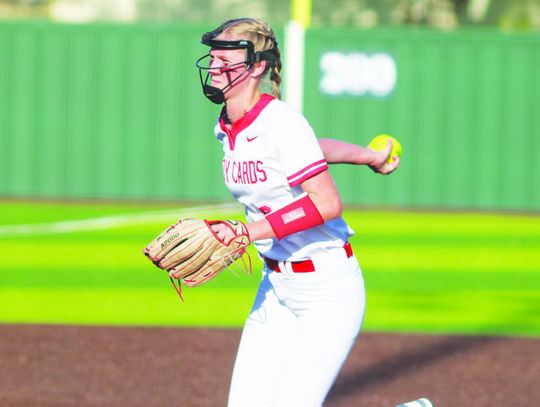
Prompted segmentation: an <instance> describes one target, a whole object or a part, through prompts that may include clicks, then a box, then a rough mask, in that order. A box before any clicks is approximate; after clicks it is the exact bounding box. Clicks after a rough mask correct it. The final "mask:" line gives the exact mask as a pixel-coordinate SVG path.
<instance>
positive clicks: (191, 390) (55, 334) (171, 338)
mask: <svg viewBox="0 0 540 407" xmlns="http://www.w3.org/2000/svg"><path fill="white" fill-rule="evenodd" d="M239 338H240V331H239V330H235V329H185V328H135V327H118V328H117V327H79V326H36V325H0V362H1V368H0V406H2V407H53V406H59V407H71V406H73V407H74V406H77V407H82V406H107V407H108V406H111V407H116V406H122V407H125V406H137V407H138V406H145V407H150V406H151V407H154V406H156V407H159V406H167V407H171V406H181V407H219V406H225V405H226V399H227V389H228V385H229V379H230V373H231V369H232V366H233V362H234V357H235V353H236V347H237V344H238V341H239ZM539 355H540V340H539V339H530V338H509V337H473V336H440V335H405V334H377V333H362V334H361V335H360V337H359V338H358V340H357V343H356V346H355V347H354V349H353V351H352V353H351V355H350V357H349V359H348V360H347V363H346V364H345V366H344V368H343V370H342V371H341V373H340V375H339V378H338V380H337V382H336V384H335V385H334V387H333V389H332V391H331V393H330V395H329V397H328V400H327V403H326V404H325V407H360V406H369V407H379V406H380V407H394V406H395V405H396V404H398V403H400V402H404V401H409V400H412V399H416V398H420V397H428V398H430V399H431V400H432V401H433V403H434V406H435V407H468V406H475V407H484V406H485V407H488V406H489V407H497V406H504V405H513V406H534V405H538V403H539V402H538V400H540V385H539V383H540V381H539V380H540V356H539Z"/></svg>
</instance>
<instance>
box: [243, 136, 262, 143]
mask: <svg viewBox="0 0 540 407" xmlns="http://www.w3.org/2000/svg"><path fill="white" fill-rule="evenodd" d="M257 137H259V136H255V137H251V138H249V137H246V139H247V141H248V143H251V142H252V141H253V140H255V139H256V138H257Z"/></svg>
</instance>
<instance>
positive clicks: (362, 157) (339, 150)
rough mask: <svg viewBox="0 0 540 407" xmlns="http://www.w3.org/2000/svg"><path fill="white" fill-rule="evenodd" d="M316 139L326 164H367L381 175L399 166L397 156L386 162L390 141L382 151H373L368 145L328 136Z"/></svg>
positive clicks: (389, 150) (390, 149) (390, 146)
mask: <svg viewBox="0 0 540 407" xmlns="http://www.w3.org/2000/svg"><path fill="white" fill-rule="evenodd" d="M318 141H319V146H320V147H321V150H322V152H323V154H324V159H325V160H326V162H327V163H328V164H355V165H367V166H369V167H370V168H371V169H372V170H373V171H374V172H377V173H379V174H383V175H386V174H390V173H392V172H394V171H395V170H396V169H397V168H398V167H399V157H396V158H395V159H394V161H392V162H391V163H387V160H388V157H389V156H390V154H391V152H392V142H391V141H389V142H388V146H387V147H386V149H385V150H382V151H373V150H372V149H370V148H368V147H362V146H360V145H358V144H353V143H347V142H345V141H341V140H336V139H330V138H320V139H318Z"/></svg>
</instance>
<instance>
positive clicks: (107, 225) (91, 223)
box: [0, 203, 242, 238]
mask: <svg viewBox="0 0 540 407" xmlns="http://www.w3.org/2000/svg"><path fill="white" fill-rule="evenodd" d="M241 211H242V209H241V207H240V206H239V205H238V204H232V203H227V204H219V205H207V206H195V207H187V208H179V209H169V210H163V211H153V212H140V213H129V214H122V215H114V216H103V217H98V218H90V219H80V220H65V221H59V222H49V223H34V224H17V225H0V238H1V237H12V236H28V235H36V234H61V233H73V232H85V231H93V230H106V229H114V228H118V227H122V226H131V225H143V224H152V223H155V222H159V221H170V222H175V221H176V220H178V219H180V218H185V217H194V216H203V215H212V214H213V213H216V212H219V213H220V214H229V213H236V212H241Z"/></svg>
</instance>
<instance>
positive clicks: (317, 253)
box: [197, 18, 399, 407]
mask: <svg viewBox="0 0 540 407" xmlns="http://www.w3.org/2000/svg"><path fill="white" fill-rule="evenodd" d="M202 43H203V44H205V45H208V46H209V47H210V52H209V54H208V55H206V56H204V57H202V58H201V59H199V60H198V61H197V66H198V67H199V69H200V71H199V72H200V77H201V83H202V86H203V92H204V94H205V95H206V96H207V97H208V98H209V99H210V100H211V101H212V102H214V103H218V104H221V103H224V104H225V106H224V108H223V109H222V111H221V114H220V116H219V120H218V123H217V125H216V127H215V135H216V137H217V139H218V140H219V141H220V142H221V143H222V144H223V151H224V159H223V175H224V179H225V183H226V185H227V187H228V188H229V190H230V191H231V193H232V194H233V196H234V197H235V198H236V199H237V200H238V201H239V202H241V203H242V204H243V205H244V206H245V211H246V218H247V222H248V223H247V229H248V232H249V235H250V239H251V241H252V242H254V244H255V247H256V249H257V251H258V252H259V255H260V257H261V259H262V260H263V261H264V269H263V271H262V280H261V283H260V286H259V289H258V292H257V295H256V298H255V302H254V305H253V308H252V310H251V313H250V315H249V317H248V319H247V321H246V324H245V327H244V330H243V333H242V339H241V342H240V346H239V350H238V355H237V358H236V363H235V367H234V372H233V377H232V383H231V389H230V394H229V407H239V406H245V407H257V406H274V407H275V406H281V407H285V406H287V407H290V406H294V407H307V406H320V405H322V403H323V402H324V399H325V397H326V395H327V393H328V391H329V389H330V387H331V385H332V383H333V382H334V380H335V378H336V376H337V374H338V372H339V370H340V368H341V366H342V365H343V363H344V361H345V359H346V357H347V355H348V353H349V351H350V349H351V347H352V345H353V343H354V340H355V338H356V336H357V334H358V333H359V331H360V327H361V325H362V320H363V317H364V309H365V291H364V283H363V279H362V273H361V270H360V267H359V265H358V262H357V260H356V258H355V256H354V255H353V252H352V248H351V246H350V244H349V243H348V239H349V237H350V236H351V235H352V233H353V232H352V231H351V230H350V228H349V227H348V226H347V224H346V223H345V221H344V220H343V219H342V217H341V213H342V203H341V199H340V196H339V193H338V191H337V189H336V186H335V184H334V182H333V180H332V177H331V176H330V173H329V172H328V163H345V162H346V163H354V164H365V165H369V166H370V167H371V168H372V169H373V170H374V171H375V172H380V173H383V174H388V173H390V172H392V171H394V170H395V169H396V168H397V166H398V165H399V159H398V158H397V157H396V159H395V161H394V162H392V163H391V164H386V160H387V158H388V156H389V154H390V151H391V144H390V143H389V145H388V147H387V149H386V150H385V151H384V152H374V151H371V150H370V149H367V148H363V147H360V146H357V145H354V144H349V143H344V142H341V141H337V140H332V139H320V140H317V138H316V137H315V135H314V133H313V130H312V128H311V127H310V126H309V124H308V123H307V121H306V120H305V118H304V117H303V116H302V115H301V114H299V113H298V112H296V111H295V110H293V109H292V108H291V107H289V106H288V105H287V104H285V103H283V102H281V101H280V100H279V97H280V91H279V84H280V82H281V79H280V76H279V73H280V70H281V57H280V52H279V49H278V43H277V41H276V38H275V36H274V33H273V32H272V30H271V29H270V27H269V26H268V25H267V24H266V23H265V22H264V21H261V20H257V19H251V18H241V19H235V20H229V21H227V22H225V23H223V24H222V25H221V26H220V27H218V28H217V29H216V30H214V31H212V32H209V33H206V34H204V35H203V37H202ZM267 77H269V80H270V81H271V84H272V93H273V95H269V94H266V93H262V92H261V91H260V88H261V84H262V83H263V81H264V80H265V78H267ZM216 232H217V233H218V234H219V235H220V236H221V237H222V238H224V239H225V240H226V239H228V238H229V237H232V236H229V235H228V234H229V233H230V232H229V231H228V229H225V228H223V229H219V228H217V227H216Z"/></svg>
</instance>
